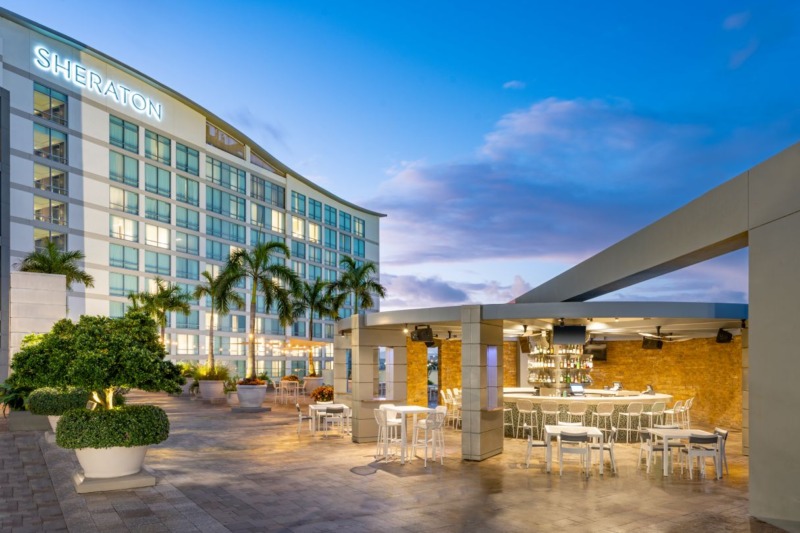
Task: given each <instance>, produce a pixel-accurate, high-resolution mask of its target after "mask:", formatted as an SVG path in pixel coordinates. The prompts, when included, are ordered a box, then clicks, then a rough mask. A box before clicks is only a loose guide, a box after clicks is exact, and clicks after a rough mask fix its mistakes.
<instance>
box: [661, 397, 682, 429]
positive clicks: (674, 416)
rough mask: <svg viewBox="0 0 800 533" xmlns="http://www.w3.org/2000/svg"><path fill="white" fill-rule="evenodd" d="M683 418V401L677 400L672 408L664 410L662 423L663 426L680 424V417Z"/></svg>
mask: <svg viewBox="0 0 800 533" xmlns="http://www.w3.org/2000/svg"><path fill="white" fill-rule="evenodd" d="M682 416H683V400H678V401H676V402H675V403H674V404H672V407H670V408H669V409H665V410H664V423H665V424H670V425H671V424H678V425H679V426H680V424H681V417H682Z"/></svg>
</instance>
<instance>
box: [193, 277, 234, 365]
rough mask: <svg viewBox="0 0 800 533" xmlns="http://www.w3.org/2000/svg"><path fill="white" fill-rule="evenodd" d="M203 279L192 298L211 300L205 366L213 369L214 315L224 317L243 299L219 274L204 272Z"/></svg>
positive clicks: (228, 281) (227, 280) (231, 284)
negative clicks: (207, 298) (205, 297)
mask: <svg viewBox="0 0 800 533" xmlns="http://www.w3.org/2000/svg"><path fill="white" fill-rule="evenodd" d="M202 275H203V278H205V280H206V282H205V283H203V284H200V285H198V286H197V287H195V289H194V297H195V298H202V297H204V296H208V297H209V298H211V320H210V323H209V326H208V359H207V361H206V366H207V367H208V368H214V313H215V312H216V313H217V315H219V316H225V315H227V314H228V313H230V311H231V307H233V306H237V307H239V306H243V305H244V299H243V298H242V297H241V296H239V293H238V292H236V291H234V290H233V283H231V282H230V280H229V279H227V278H226V277H225V275H224V272H221V273H220V274H218V275H217V276H216V277H214V276H212V275H211V273H209V272H208V270H206V271H205V272H203V274H202Z"/></svg>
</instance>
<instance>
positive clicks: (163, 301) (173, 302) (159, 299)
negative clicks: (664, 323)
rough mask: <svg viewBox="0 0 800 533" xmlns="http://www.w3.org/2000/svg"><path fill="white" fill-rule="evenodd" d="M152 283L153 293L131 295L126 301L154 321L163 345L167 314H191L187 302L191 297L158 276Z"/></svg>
mask: <svg viewBox="0 0 800 533" xmlns="http://www.w3.org/2000/svg"><path fill="white" fill-rule="evenodd" d="M153 281H155V284H156V291H155V292H140V293H131V294H129V295H128V299H129V300H130V301H131V306H132V307H133V309H142V310H143V311H144V312H145V313H147V314H149V315H150V316H152V317H153V318H154V319H155V321H156V323H158V325H159V327H160V328H161V342H162V343H164V341H165V339H166V337H165V335H166V333H165V331H166V328H167V313H169V312H172V311H175V312H178V313H181V314H183V315H188V314H189V313H190V312H191V310H190V308H189V301H190V300H191V299H192V296H191V295H190V294H189V293H187V292H184V290H183V289H181V288H180V287H179V286H178V285H175V284H173V283H168V282H166V281H164V280H163V279H161V278H160V277H158V276H156V277H155V278H154V279H153Z"/></svg>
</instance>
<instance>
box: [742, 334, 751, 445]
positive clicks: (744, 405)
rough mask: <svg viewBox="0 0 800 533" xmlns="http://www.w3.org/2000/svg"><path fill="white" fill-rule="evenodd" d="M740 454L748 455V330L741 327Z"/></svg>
mask: <svg viewBox="0 0 800 533" xmlns="http://www.w3.org/2000/svg"><path fill="white" fill-rule="evenodd" d="M742 455H750V331H749V330H747V329H742Z"/></svg>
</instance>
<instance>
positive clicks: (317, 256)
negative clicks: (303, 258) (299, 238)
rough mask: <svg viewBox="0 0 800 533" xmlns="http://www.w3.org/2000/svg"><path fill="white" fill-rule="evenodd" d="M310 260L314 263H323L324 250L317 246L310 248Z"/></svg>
mask: <svg viewBox="0 0 800 533" xmlns="http://www.w3.org/2000/svg"><path fill="white" fill-rule="evenodd" d="M308 260H309V261H312V262H314V263H322V248H317V247H316V246H309V247H308Z"/></svg>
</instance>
